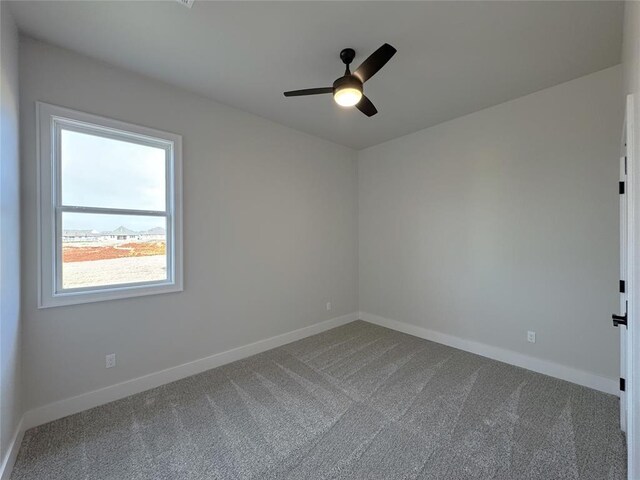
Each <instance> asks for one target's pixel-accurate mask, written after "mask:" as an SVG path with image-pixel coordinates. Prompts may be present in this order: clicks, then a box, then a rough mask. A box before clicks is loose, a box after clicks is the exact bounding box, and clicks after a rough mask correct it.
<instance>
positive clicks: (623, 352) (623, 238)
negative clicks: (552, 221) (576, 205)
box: [613, 133, 629, 432]
mask: <svg viewBox="0 0 640 480" xmlns="http://www.w3.org/2000/svg"><path fill="white" fill-rule="evenodd" d="M625 138H626V133H625V134H623V142H622V143H623V146H622V148H623V150H622V152H623V153H622V156H621V157H620V184H619V187H618V190H619V193H620V285H619V290H620V314H619V315H614V316H613V322H614V323H613V324H614V325H615V326H618V328H619V330H620V428H621V429H622V431H623V432H626V431H627V395H626V379H627V325H626V320H627V316H628V296H627V292H628V290H629V280H628V275H627V272H628V261H629V255H628V251H627V249H628V244H629V242H628V228H627V226H628V217H627V213H628V211H629V209H628V207H627V201H628V198H629V195H628V190H629V182H628V181H627V172H628V168H627V156H626V149H625Z"/></svg>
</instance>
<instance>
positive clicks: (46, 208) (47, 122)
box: [36, 102, 183, 308]
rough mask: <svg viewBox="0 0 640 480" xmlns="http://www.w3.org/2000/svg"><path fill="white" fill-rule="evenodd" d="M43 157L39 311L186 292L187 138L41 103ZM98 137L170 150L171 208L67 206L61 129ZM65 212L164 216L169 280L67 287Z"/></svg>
mask: <svg viewBox="0 0 640 480" xmlns="http://www.w3.org/2000/svg"><path fill="white" fill-rule="evenodd" d="M36 122H37V126H36V128H37V135H36V136H37V158H38V308H48V307H57V306H62V305H74V304H80V303H90V302H99V301H104V300H115V299H119V298H129V297H139V296H143V295H155V294H161V293H169V292H179V291H182V290H183V286H182V281H183V271H182V137H181V136H180V135H176V134H173V133H168V132H162V131H159V130H154V129H151V128H146V127H140V126H137V125H132V124H130V123H125V122H121V121H118V120H112V119H109V118H104V117H100V116H96V115H91V114H88V113H83V112H78V111H75V110H71V109H68V108H63V107H58V106H55V105H50V104H47V103H43V102H36ZM62 128H64V129H68V130H73V131H77V132H84V133H89V134H96V135H100V136H102V137H107V138H114V139H119V140H125V141H129V142H133V143H138V144H141V145H148V146H153V147H157V148H162V149H164V150H165V152H166V156H165V158H166V175H165V178H166V206H165V208H166V210H165V211H164V212H162V211H152V210H133V209H122V208H94V207H77V206H65V205H62V203H61V176H60V130H61V129H62ZM63 212H85V213H107V214H124V215H145V216H162V217H165V218H166V221H167V227H166V232H167V243H166V252H167V279H166V280H161V281H152V282H137V283H128V284H116V285H105V286H96V287H83V288H73V289H62V225H61V223H62V222H61V218H62V213H63Z"/></svg>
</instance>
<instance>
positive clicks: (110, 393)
mask: <svg viewBox="0 0 640 480" xmlns="http://www.w3.org/2000/svg"><path fill="white" fill-rule="evenodd" d="M355 320H358V312H353V313H350V314H348V315H343V316H341V317H336V318H332V319H329V320H325V321H324V322H320V323H316V324H314V325H310V326H308V327H304V328H300V329H298V330H293V331H291V332H287V333H283V334H282V335H277V336H275V337H271V338H267V339H265V340H259V341H257V342H254V343H250V344H249V345H244V346H242V347H237V348H233V349H231V350H227V351H225V352H220V353H216V354H215V355H211V356H209V357H205V358H201V359H199V360H194V361H193V362H188V363H184V364H182V365H179V366H177V367H172V368H168V369H166V370H161V371H159V372H155V373H151V374H149V375H145V376H142V377H138V378H133V379H131V380H127V381H126V382H122V383H117V384H115V385H110V386H108V387H104V388H100V389H98V390H93V391H91V392H87V393H83V394H81V395H77V396H75V397H70V398H65V399H63V400H59V401H57V402H54V403H50V404H48V405H44V406H42V407H37V408H34V409H33V410H29V411H28V412H26V413H25V415H24V429H25V430H28V429H29V428H33V427H35V426H38V425H42V424H44V423H47V422H51V421H53V420H57V419H59V418H62V417H66V416H68V415H73V414H74V413H79V412H82V411H84V410H88V409H90V408H93V407H97V406H99V405H104V404H105V403H109V402H113V401H114V400H119V399H121V398H125V397H128V396H129V395H134V394H136V393H140V392H144V391H145V390H149V389H151V388H155V387H159V386H161V385H165V384H167V383H171V382H174V381H176V380H180V379H182V378H186V377H189V376H191V375H195V374H197V373H201V372H204V371H206V370H210V369H212V368H216V367H219V366H221V365H225V364H227V363H231V362H235V361H236V360H241V359H243V358H246V357H250V356H251V355H255V354H257V353H261V352H264V351H267V350H271V349H272V348H276V347H280V346H282V345H285V344H287V343H291V342H295V341H296V340H300V339H302V338H305V337H308V336H311V335H315V334H317V333H321V332H324V331H325V330H329V329H331V328H335V327H339V326H341V325H344V324H347V323H349V322H353V321H355ZM2 480H4V479H2Z"/></svg>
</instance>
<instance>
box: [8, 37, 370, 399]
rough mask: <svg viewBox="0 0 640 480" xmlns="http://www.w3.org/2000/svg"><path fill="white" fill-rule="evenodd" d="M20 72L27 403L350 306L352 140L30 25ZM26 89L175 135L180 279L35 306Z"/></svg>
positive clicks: (353, 286) (31, 96) (30, 121)
mask: <svg viewBox="0 0 640 480" xmlns="http://www.w3.org/2000/svg"><path fill="white" fill-rule="evenodd" d="M20 73H21V105H20V106H21V128H22V135H23V137H22V138H23V155H22V189H23V190H22V195H23V197H22V200H23V224H22V226H23V228H22V233H23V277H24V283H23V292H24V294H23V319H24V331H25V334H24V340H25V341H24V357H23V358H24V370H25V378H26V396H27V400H28V406H29V408H32V407H36V406H41V405H44V404H47V403H49V402H53V401H55V400H59V399H63V398H67V397H70V396H73V395H77V394H80V393H84V392H87V391H91V390H93V389H97V388H100V387H104V386H108V385H112V384H115V383H118V382H122V381H124V380H127V379H131V378H135V377H138V376H141V375H145V374H148V373H152V372H156V371H158V370H161V369H165V368H169V367H173V366H176V365H180V364H182V363H185V362H189V361H192V360H196V359H199V358H202V357H205V356H208V355H212V354H214V353H217V352H221V351H225V350H228V349H231V348H234V347H238V346H242V345H245V344H248V343H251V342H254V341H257V340H260V339H264V338H268V337H271V336H274V335H277V334H281V333H285V332H288V331H291V330H294V329H297V328H301V327H304V326H309V325H312V324H314V323H317V322H320V321H322V320H326V319H328V318H332V317H337V316H340V315H345V314H348V313H352V312H355V311H357V309H358V299H357V274H358V267H357V247H358V245H357V194H356V187H357V169H356V168H357V165H356V153H355V152H354V151H353V150H350V149H347V148H345V147H341V146H338V145H335V144H332V143H330V142H328V141H325V140H321V139H318V138H316V137H313V136H310V135H307V134H303V133H300V132H297V131H294V130H291V129H289V128H285V127H282V126H280V125H278V124H275V123H273V122H271V121H268V120H265V119H262V118H259V117H256V116H254V115H250V114H247V113H244V112H241V111H239V110H236V109H233V108H229V107H225V106H223V105H220V104H218V103H215V102H213V101H211V100H208V99H206V98H204V97H200V96H197V95H194V94H191V93H188V92H186V91H182V90H179V89H176V88H174V87H171V86H168V85H166V84H163V83H159V82H156V81H153V80H150V79H148V78H144V77H140V76H137V75H135V74H132V73H129V72H126V71H124V70H120V69H118V68H115V67H111V66H109V65H107V64H103V63H100V62H97V61H94V60H91V59H89V58H86V57H83V56H80V55H77V54H74V53H71V52H69V51H66V50H62V49H59V48H56V47H53V46H50V45H47V44H44V43H40V42H38V41H35V40H32V39H29V38H23V39H22V42H21V55H20ZM274 94H278V92H274ZM36 100H40V101H44V102H48V103H53V104H57V105H61V106H65V107H69V108H74V109H78V110H82V111H86V112H89V113H94V114H99V115H103V116H107V117H111V118H115V119H118V120H123V121H127V122H131V123H136V124H140V125H143V126H148V127H152V128H158V129H161V130H166V131H170V132H174V133H177V134H181V135H183V142H184V147H183V164H184V165H183V168H184V210H185V214H184V244H185V246H184V259H185V263H184V271H185V291H184V292H182V293H177V294H167V295H156V296H151V297H142V298H135V299H127V300H118V301H110V302H102V303H95V304H88V305H77V306H72V307H58V308H50V309H44V310H38V309H37V308H36V282H37V277H36V275H37V271H36V270H37V269H36V249H37V246H36V154H35V107H34V102H35V101H36ZM328 301H330V302H332V304H333V310H332V311H330V312H328V311H327V310H326V302H328ZM110 352H115V353H116V354H117V357H118V366H117V367H116V368H113V369H109V370H106V369H105V367H104V361H105V359H104V356H105V354H106V353H110Z"/></svg>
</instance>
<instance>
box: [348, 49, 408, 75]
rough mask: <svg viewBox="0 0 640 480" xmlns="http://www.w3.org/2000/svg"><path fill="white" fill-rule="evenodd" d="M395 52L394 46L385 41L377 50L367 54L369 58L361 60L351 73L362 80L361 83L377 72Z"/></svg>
mask: <svg viewBox="0 0 640 480" xmlns="http://www.w3.org/2000/svg"><path fill="white" fill-rule="evenodd" d="M396 52H397V50H396V49H395V48H393V47H392V46H391V45H389V44H388V43H385V44H384V45H382V46H381V47H380V48H379V49H378V50H376V51H375V52H373V53H372V54H371V55H369V58H367V59H366V60H365V61H364V62H362V65H360V66H359V67H358V68H357V69H356V71H355V72H353V74H354V75H356V76H357V77H358V78H359V79H360V80H362V83H364V82H366V81H367V80H369V79H370V78H371V77H373V76H374V75H375V74H376V73H378V70H380V69H381V68H382V67H384V65H385V64H386V63H387V62H388V61H389V60H391V57H393V56H394V55H395V53H396Z"/></svg>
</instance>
